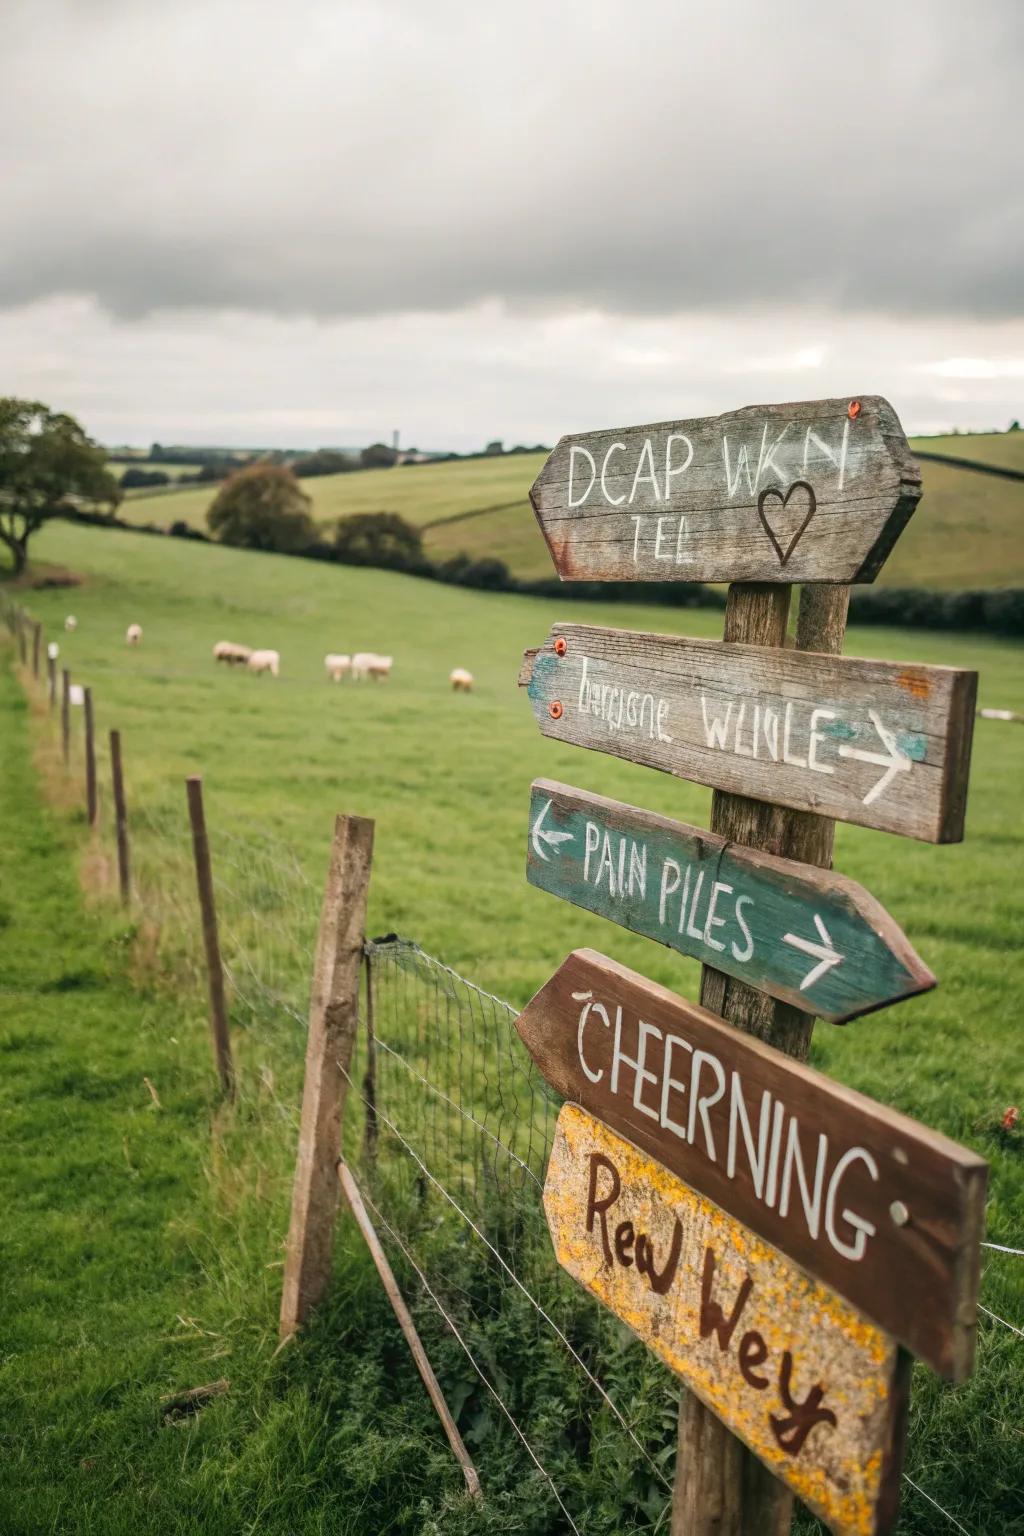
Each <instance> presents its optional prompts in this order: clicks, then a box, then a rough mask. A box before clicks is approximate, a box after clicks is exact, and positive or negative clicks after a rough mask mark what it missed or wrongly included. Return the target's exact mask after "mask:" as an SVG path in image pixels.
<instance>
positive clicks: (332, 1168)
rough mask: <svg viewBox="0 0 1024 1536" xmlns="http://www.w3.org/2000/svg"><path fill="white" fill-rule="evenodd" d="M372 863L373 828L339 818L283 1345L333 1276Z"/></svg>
mask: <svg viewBox="0 0 1024 1536" xmlns="http://www.w3.org/2000/svg"><path fill="white" fill-rule="evenodd" d="M372 858H373V822H372V821H368V820H366V819H365V818H363V817H362V816H339V817H338V818H337V819H336V821H335V824H334V843H333V846H332V849H331V863H330V869H329V870H328V874H327V886H326V889H325V891H324V900H323V906H322V908H321V913H320V933H319V937H318V938H317V946H316V958H315V961H314V964H313V985H312V989H311V992H310V1000H309V1032H308V1035H307V1040H306V1076H305V1081H304V1084H303V1089H302V1120H301V1123H300V1127H299V1151H298V1157H297V1159H296V1163H295V1185H294V1188H293V1191H292V1212H291V1222H290V1225H289V1228H288V1242H287V1247H286V1253H285V1265H284V1287H283V1290H282V1294H281V1324H280V1336H281V1338H282V1339H285V1338H287V1337H288V1336H289V1335H290V1334H293V1333H294V1332H295V1331H296V1329H297V1328H299V1327H301V1325H302V1324H303V1323H304V1322H305V1320H306V1318H307V1317H308V1316H309V1313H310V1311H311V1309H312V1308H313V1307H314V1306H316V1304H317V1302H318V1301H319V1300H320V1298H321V1297H322V1296H323V1294H324V1292H325V1290H326V1288H327V1282H328V1279H329V1277H330V1268H331V1233H332V1230H333V1227H334V1218H335V1214H336V1212H337V1209H338V1174H337V1165H338V1159H339V1157H340V1156H341V1124H342V1116H343V1114H344V1109H345V1095H346V1092H347V1089H348V1072H349V1066H350V1065H351V1061H352V1048H353V1045H354V1043H355V1033H356V1021H357V1019H358V1016H359V969H360V962H361V960H362V955H363V945H364V942H365V935H366V898H367V892H368V890H369V884H370V865H371V861H372Z"/></svg>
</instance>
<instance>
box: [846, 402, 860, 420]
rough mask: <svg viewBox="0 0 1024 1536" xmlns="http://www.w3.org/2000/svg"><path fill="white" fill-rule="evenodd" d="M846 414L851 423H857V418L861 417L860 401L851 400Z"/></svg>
mask: <svg viewBox="0 0 1024 1536" xmlns="http://www.w3.org/2000/svg"><path fill="white" fill-rule="evenodd" d="M846 414H847V416H849V418H850V420H851V421H856V420H857V417H858V416H859V415H860V401H859V400H851V401H850V403H849V405H848V406H847V407H846Z"/></svg>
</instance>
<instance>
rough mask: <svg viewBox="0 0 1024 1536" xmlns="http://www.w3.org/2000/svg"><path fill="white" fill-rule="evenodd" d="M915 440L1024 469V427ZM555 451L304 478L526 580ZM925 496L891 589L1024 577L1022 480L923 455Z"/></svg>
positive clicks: (994, 583) (320, 495) (535, 555)
mask: <svg viewBox="0 0 1024 1536" xmlns="http://www.w3.org/2000/svg"><path fill="white" fill-rule="evenodd" d="M912 446H916V447H919V448H921V449H923V450H924V451H925V452H930V453H947V452H948V453H949V454H951V455H955V456H956V457H958V458H967V457H976V458H977V459H978V461H979V463H991V464H997V465H1002V466H1005V467H1007V468H1010V469H1018V468H1020V469H1024V432H1012V433H1009V432H1008V433H986V434H978V435H976V436H975V435H967V434H964V435H957V436H949V437H929V438H916V439H914V440H913V444H912ZM544 458H545V455H544V454H542V453H537V454H521V455H515V456H512V455H508V456H504V457H493V458H479V459H470V460H463V461H461V462H446V463H440V464H418V465H408V466H404V467H401V468H398V469H380V470H366V471H363V472H361V473H359V474H354V475H325V476H323V477H320V478H318V479H315V480H306V481H304V482H303V484H304V486H305V488H306V490H307V491H308V492H309V493H310V495H311V496H312V497H313V508H314V515H315V516H316V518H317V520H318V521H319V522H320V523H321V524H323V525H325V526H329V525H330V524H332V523H333V522H334V521H335V519H337V518H338V517H342V516H345V515H347V514H350V513H354V512H399V513H401V515H402V516H403V517H404V518H406V519H407V520H408V521H409V522H411V523H415V524H416V525H417V526H418V527H420V528H422V529H423V530H424V543H425V545H426V548H427V551H428V553H429V554H430V555H431V556H432V557H433V558H435V559H445V558H447V557H448V556H450V555H455V554H458V553H459V552H460V551H465V552H466V553H467V554H469V555H471V556H473V557H474V558H481V557H483V556H485V555H487V556H493V557H494V558H496V559H499V560H503V561H504V562H505V563H506V565H508V567H509V569H510V570H511V571H513V572H514V573H515V574H516V575H517V576H520V577H524V578H525V577H536V576H550V575H551V574H552V572H551V561H550V558H549V556H548V552H547V547H546V545H545V543H544V540H543V539H542V538H541V535H540V532H539V530H538V528H537V524H536V521H535V519H534V516H533V511H532V509H531V507H530V504H529V501H528V500H527V492H528V491H529V488H530V486H531V484H532V483H533V481H534V479H535V478H536V476H537V473H538V471H539V470H540V467H541V465H542V464H543V462H544ZM921 472H922V477H923V480H924V496H923V498H922V501H921V504H920V506H919V507H918V510H917V512H916V513H915V514H914V517H913V519H912V520H911V523H910V525H909V527H908V528H907V530H906V532H905V533H904V534H903V536H902V538H901V539H900V541H899V543H898V544H897V545H896V548H895V550H894V551H893V553H892V555H891V556H890V558H889V560H888V561H887V562H886V564H885V566H884V567H883V569H882V574H881V576H880V577H879V582H880V583H881V584H884V585H889V586H900V587H903V586H920V587H933V588H936V589H940V590H946V591H956V590H958V589H962V588H975V587H1015V586H1016V587H1020V586H1024V482H1021V483H1016V482H1014V481H1013V480H1007V479H1002V478H999V477H996V476H994V475H986V474H981V473H977V472H975V471H973V470H970V469H963V468H958V467H956V466H953V465H948V464H941V463H935V462H932V461H922V465H921ZM213 495H214V491H213V490H211V488H210V487H205V486H204V487H195V488H191V489H188V490H182V491H169V492H168V491H165V492H164V493H163V494H161V495H160V496H159V497H155V496H147V495H145V494H144V493H143V494H140V495H139V496H134V495H133V496H131V497H129V498H128V499H127V500H126V501H125V503H124V505H123V507H122V509H121V513H122V516H124V517H126V518H128V519H130V520H133V521H138V522H156V523H160V524H161V525H163V526H165V527H167V526H169V525H170V524H171V523H172V522H175V521H178V520H183V521H185V522H187V523H190V524H192V525H193V526H196V527H205V518H206V510H207V508H208V506H209V505H210V501H211V500H212V497H213Z"/></svg>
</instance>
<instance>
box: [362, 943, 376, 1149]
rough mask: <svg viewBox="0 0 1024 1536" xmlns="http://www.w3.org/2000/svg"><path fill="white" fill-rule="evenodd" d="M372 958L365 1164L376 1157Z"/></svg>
mask: <svg viewBox="0 0 1024 1536" xmlns="http://www.w3.org/2000/svg"><path fill="white" fill-rule="evenodd" d="M373 1002H374V999H373V956H372V955H371V954H367V956H366V1071H365V1072H364V1073H363V1104H364V1108H365V1111H366V1119H365V1122H364V1125H363V1150H364V1152H365V1153H366V1159H367V1162H369V1163H372V1162H373V1159H374V1158H375V1157H376V1155H377V1129H378V1127H377V1037H376V1034H375V1033H374V1018H373Z"/></svg>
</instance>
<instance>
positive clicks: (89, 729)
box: [85, 688, 99, 827]
mask: <svg viewBox="0 0 1024 1536" xmlns="http://www.w3.org/2000/svg"><path fill="white" fill-rule="evenodd" d="M85 808H86V812H87V813H88V817H89V825H90V827H94V826H95V825H96V818H97V816H98V815H99V797H98V796H97V793H96V733H95V728H94V723H93V714H92V689H91V688H86V690H85Z"/></svg>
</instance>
